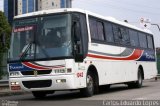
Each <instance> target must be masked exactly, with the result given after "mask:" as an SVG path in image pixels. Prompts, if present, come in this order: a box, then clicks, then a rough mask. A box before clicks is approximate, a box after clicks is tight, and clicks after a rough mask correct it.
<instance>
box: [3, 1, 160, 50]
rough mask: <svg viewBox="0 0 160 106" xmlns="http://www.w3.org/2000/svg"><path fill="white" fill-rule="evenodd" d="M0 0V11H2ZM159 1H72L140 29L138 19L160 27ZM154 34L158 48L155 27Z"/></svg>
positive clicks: (157, 35)
mask: <svg viewBox="0 0 160 106" xmlns="http://www.w3.org/2000/svg"><path fill="white" fill-rule="evenodd" d="M2 1H3V0H0V10H3V2H2ZM159 4H160V0H73V2H72V5H73V7H75V8H81V9H86V10H89V11H92V12H95V13H98V14H100V15H103V16H110V17H114V18H116V19H117V20H120V21H123V20H128V22H129V23H130V24H133V25H136V26H138V27H140V19H141V18H146V19H150V21H151V23H154V24H158V25H159V26H160V11H159V10H160V5H159ZM149 29H150V30H151V31H152V32H153V33H154V39H155V45H156V47H160V31H159V30H158V27H157V26H152V25H151V26H150V28H149Z"/></svg>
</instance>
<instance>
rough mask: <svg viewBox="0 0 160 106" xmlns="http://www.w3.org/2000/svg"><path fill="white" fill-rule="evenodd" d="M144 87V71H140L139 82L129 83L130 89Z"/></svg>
mask: <svg viewBox="0 0 160 106" xmlns="http://www.w3.org/2000/svg"><path fill="white" fill-rule="evenodd" d="M142 85H143V74H142V70H141V69H138V75H137V81H135V82H130V83H128V87H129V88H141V87H142Z"/></svg>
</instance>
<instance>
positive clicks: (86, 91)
mask: <svg viewBox="0 0 160 106" xmlns="http://www.w3.org/2000/svg"><path fill="white" fill-rule="evenodd" d="M80 92H81V94H82V95H83V96H85V97H91V96H92V95H93V94H94V78H93V75H92V74H91V73H90V72H88V73H87V77H86V88H82V89H80Z"/></svg>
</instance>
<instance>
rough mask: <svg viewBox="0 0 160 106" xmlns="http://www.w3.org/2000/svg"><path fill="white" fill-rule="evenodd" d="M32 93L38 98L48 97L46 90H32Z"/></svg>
mask: <svg viewBox="0 0 160 106" xmlns="http://www.w3.org/2000/svg"><path fill="white" fill-rule="evenodd" d="M32 95H33V96H34V97H35V98H36V99H43V98H45V97H46V92H43V91H32Z"/></svg>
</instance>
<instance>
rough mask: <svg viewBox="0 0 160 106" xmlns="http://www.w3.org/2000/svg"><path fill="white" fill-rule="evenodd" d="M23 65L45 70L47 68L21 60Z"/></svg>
mask: <svg viewBox="0 0 160 106" xmlns="http://www.w3.org/2000/svg"><path fill="white" fill-rule="evenodd" d="M23 64H24V65H26V66H28V67H30V68H34V69H40V70H47V69H49V68H45V67H41V66H37V65H34V64H31V63H29V62H23Z"/></svg>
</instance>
